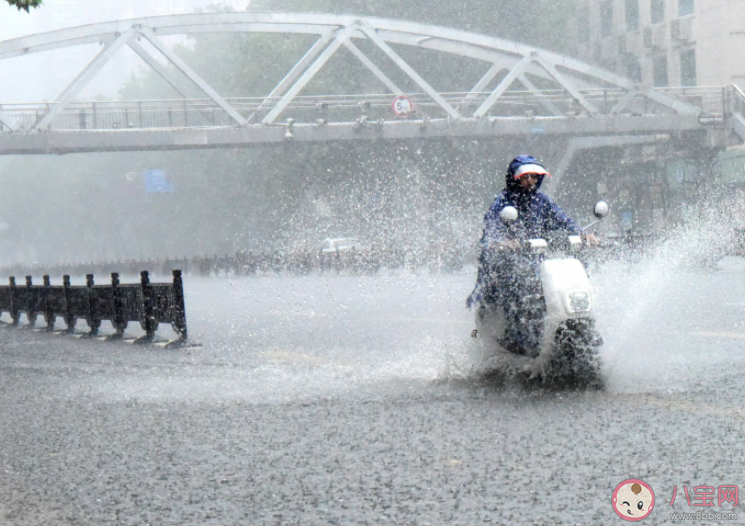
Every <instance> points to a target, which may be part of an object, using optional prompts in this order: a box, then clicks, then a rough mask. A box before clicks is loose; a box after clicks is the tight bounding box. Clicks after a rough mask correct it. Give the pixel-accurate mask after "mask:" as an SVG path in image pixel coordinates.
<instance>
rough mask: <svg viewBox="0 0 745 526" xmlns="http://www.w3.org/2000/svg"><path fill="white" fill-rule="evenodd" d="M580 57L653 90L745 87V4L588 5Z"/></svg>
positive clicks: (634, 1) (662, 0)
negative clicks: (693, 87) (652, 87)
mask: <svg viewBox="0 0 745 526" xmlns="http://www.w3.org/2000/svg"><path fill="white" fill-rule="evenodd" d="M577 42H578V48H577V49H578V58H580V59H582V60H585V61H587V62H589V63H593V64H596V65H598V66H600V67H602V68H604V69H608V70H610V71H614V72H616V73H618V74H619V75H623V76H626V77H628V78H632V79H634V80H637V81H638V82H640V83H642V84H644V85H648V86H654V87H667V86H725V85H729V84H737V85H739V86H741V87H745V2H744V1H742V0H589V1H588V2H587V3H585V4H584V5H582V6H581V7H580V9H579V15H578V17H577Z"/></svg>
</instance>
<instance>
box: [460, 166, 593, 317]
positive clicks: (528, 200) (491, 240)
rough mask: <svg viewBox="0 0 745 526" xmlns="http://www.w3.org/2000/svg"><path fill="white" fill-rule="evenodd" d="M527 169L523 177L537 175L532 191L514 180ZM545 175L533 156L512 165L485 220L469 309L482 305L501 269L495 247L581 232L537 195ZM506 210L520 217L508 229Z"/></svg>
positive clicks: (564, 213)
mask: <svg viewBox="0 0 745 526" xmlns="http://www.w3.org/2000/svg"><path fill="white" fill-rule="evenodd" d="M526 165H533V166H531V167H529V168H528V170H529V171H526V172H524V173H537V174H538V181H537V184H536V185H535V187H534V188H533V189H532V191H529V190H527V189H525V188H523V186H522V185H521V184H520V182H519V181H518V180H517V179H516V178H515V174H516V173H519V171H520V169H521V167H523V166H526ZM546 175H548V172H547V171H546V169H545V168H543V166H541V164H540V163H539V162H538V161H537V160H536V159H535V158H534V157H531V156H530V155H520V156H518V157H515V159H513V160H512V162H511V163H510V165H509V168H508V169H507V177H506V183H507V184H506V188H505V189H504V190H503V191H502V192H501V193H500V194H499V195H498V196H497V197H496V199H495V200H494V202H493V203H492V205H491V206H490V207H489V210H488V211H487V213H486V216H485V217H484V235H483V236H482V238H481V249H482V254H481V258H480V264H479V275H478V280H477V283H476V288H475V289H474V291H473V293H472V294H471V296H470V297H469V298H468V302H467V305H468V306H469V307H471V306H472V305H474V304H478V303H481V301H482V300H483V298H484V293H485V291H486V288H487V287H488V286H489V284H490V282H491V281H492V279H493V278H492V274H493V269H494V265H499V262H498V260H495V259H494V257H495V256H494V254H495V252H494V250H493V247H494V246H495V245H496V244H498V243H501V242H502V241H506V240H508V239H519V240H527V239H535V238H545V237H546V235H547V233H548V232H550V231H553V230H563V231H565V232H568V233H572V234H579V233H581V232H582V230H581V229H580V228H579V227H578V226H577V224H576V223H575V222H574V221H572V220H571V219H570V218H569V216H568V215H567V214H566V212H564V211H563V210H562V209H561V208H560V207H559V206H558V205H557V204H556V203H554V202H553V200H552V199H551V198H550V197H549V196H547V195H546V194H544V193H542V192H539V191H538V189H539V188H540V186H541V184H542V183H543V179H544V178H545V176H546ZM507 206H514V207H515V208H516V209H517V213H518V218H517V220H516V221H515V222H514V223H513V224H510V225H507V224H506V223H505V222H504V221H502V218H501V217H500V212H501V211H502V210H503V209H504V208H505V207H507ZM497 259H498V258H497Z"/></svg>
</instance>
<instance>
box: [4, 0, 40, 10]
mask: <svg viewBox="0 0 745 526" xmlns="http://www.w3.org/2000/svg"><path fill="white" fill-rule="evenodd" d="M5 1H6V2H8V3H9V4H10V5H12V6H15V7H17V8H18V10H19V11H20V10H24V11H26V12H27V13H28V12H29V10H30V9H31V8H32V7H34V8H36V7H39V6H40V5H41V4H42V1H43V0H5Z"/></svg>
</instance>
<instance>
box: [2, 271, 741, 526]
mask: <svg viewBox="0 0 745 526" xmlns="http://www.w3.org/2000/svg"><path fill="white" fill-rule="evenodd" d="M658 263H659V262H650V263H649V264H648V265H646V266H645V265H644V264H638V265H637V266H635V267H634V268H631V267H628V268H627V267H625V266H624V265H618V266H616V267H613V268H608V269H601V270H598V271H597V272H595V273H594V274H593V275H592V281H593V285H594V287H595V293H596V297H595V299H596V302H597V305H598V324H599V327H600V330H601V331H602V333H603V336H604V338H605V346H604V348H603V359H604V364H605V365H604V372H605V374H606V376H607V379H608V387H607V389H606V390H605V391H601V392H598V391H588V392H575V391H548V390H543V389H537V388H528V387H526V386H523V385H520V384H519V383H516V382H514V381H506V382H505V381H495V380H488V379H485V378H484V377H483V375H482V371H481V370H480V368H479V357H478V356H477V355H475V354H474V352H473V351H472V349H471V347H472V342H471V339H470V332H471V330H472V328H473V319H472V314H471V313H470V312H468V311H467V310H466V309H465V308H464V300H465V298H466V297H467V295H468V293H469V292H470V289H471V287H472V285H473V281H474V270H473V269H468V270H466V271H463V272H462V273H458V274H453V275H428V274H426V273H420V274H402V273H390V272H387V271H382V272H381V274H379V275H377V276H362V277H356V276H306V277H289V276H260V277H249V278H242V279H190V278H188V277H187V279H186V283H185V285H186V305H187V318H188V323H189V330H190V332H191V335H192V337H193V339H194V340H196V341H198V342H200V343H201V344H202V347H195V348H188V349H182V350H169V351H166V350H163V349H159V348H153V347H139V346H137V347H136V346H133V345H128V344H126V343H121V342H118V343H116V342H114V343H107V342H101V341H91V340H82V339H76V338H73V337H69V336H59V335H51V334H47V333H38V332H34V331H29V330H21V329H10V328H5V329H2V330H0V397H1V398H0V400H1V403H0V426H1V427H0V444H2V448H1V449H0V475H1V476H0V524H2V525H6V524H7V525H19V526H32V525H45V526H48V525H57V524H60V525H66V524H69V525H105V524H112V525H114V524H122V525H125V524H126V525H138V526H139V525H145V524H153V525H160V524H178V525H221V526H222V525H233V524H246V525H263V524H309V525H316V524H338V525H352V524H354V525H358V524H385V525H389V524H391V525H393V524H396V525H405V524H410V525H415V524H416V525H425V524H429V525H440V524H463V525H473V524H510V525H513V524H546V525H555V524H567V525H574V524H581V525H585V524H588V525H589V524H593V525H594V524H623V523H624V521H623V520H621V519H620V518H619V517H618V516H617V515H616V514H615V512H614V510H613V507H612V505H611V495H612V492H613V490H614V488H615V487H616V486H617V485H618V484H619V483H620V482H622V481H624V480H626V479H641V480H643V481H645V482H646V483H648V484H649V485H650V486H651V487H652V488H653V490H654V492H655V496H656V502H655V506H654V509H653V511H652V513H651V515H650V516H649V517H648V518H646V519H645V520H644V522H643V523H644V524H672V523H674V522H673V521H672V519H671V518H670V513H671V512H686V511H691V512H695V511H699V510H702V509H704V510H706V511H707V512H716V513H722V512H734V513H737V514H738V519H737V520H720V521H717V520H708V519H707V520H702V521H696V520H691V521H677V523H685V524H737V523H741V522H745V510H743V509H742V505H740V504H738V505H737V506H736V507H735V506H733V505H732V504H731V503H723V504H721V506H720V505H719V504H718V498H717V497H718V496H717V495H716V494H715V495H714V498H713V504H714V506H711V507H707V508H702V507H695V506H690V507H689V506H688V503H687V502H686V496H685V493H684V486H685V487H686V489H687V490H688V492H689V495H690V497H691V498H692V497H693V496H694V495H693V489H694V488H695V487H697V486H704V485H706V486H710V487H713V488H715V490H716V488H718V487H719V486H721V485H732V484H736V485H738V486H740V487H741V488H742V487H745V471H744V470H743V468H742V466H743V464H744V463H745V440H743V438H744V435H743V423H744V420H745V414H744V413H743V411H745V383H744V382H743V376H745V352H744V351H745V316H743V315H744V314H745V269H744V268H743V264H742V262H741V261H740V260H736V259H730V260H725V261H724V262H723V263H720V265H719V267H718V268H717V269H715V270H714V271H711V272H698V271H687V272H682V273H680V272H671V271H670V269H666V268H664V267H663V268H660V265H659V264H658ZM132 279H136V278H132ZM4 319H7V315H6V317H5V318H4ZM78 327H79V328H80V329H83V328H84V327H83V324H80V325H79V326H78ZM131 332H132V333H133V334H134V335H137V334H138V332H137V330H135V329H132V331H131ZM163 332H164V335H166V336H168V335H169V334H170V333H169V331H168V330H166V331H163ZM674 488H677V497H676V500H675V503H674V504H673V505H672V506H671V499H672V496H673V491H674ZM694 502H695V501H694Z"/></svg>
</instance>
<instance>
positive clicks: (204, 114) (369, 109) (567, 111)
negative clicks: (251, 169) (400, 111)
mask: <svg viewBox="0 0 745 526" xmlns="http://www.w3.org/2000/svg"><path fill="white" fill-rule="evenodd" d="M728 90H730V91H731V89H730V88H661V89H660V91H662V92H663V93H667V94H670V95H673V96H675V97H676V98H679V99H681V100H685V101H687V102H692V103H693V104H694V105H696V106H698V107H700V108H701V109H702V110H704V112H707V113H714V114H716V113H719V114H721V113H722V111H723V110H722V107H723V104H725V105H726V104H727V97H726V93H727V92H728ZM580 93H581V94H582V96H583V97H584V98H585V100H586V101H587V102H589V103H590V104H592V105H593V106H594V107H595V108H596V109H597V111H598V112H599V113H600V114H609V113H611V112H612V111H613V109H614V107H615V106H616V104H618V102H619V101H622V100H623V99H624V97H625V96H626V92H625V91H624V90H621V89H602V90H601V89H592V90H580ZM723 94H724V95H723ZM440 95H441V96H442V98H443V99H444V100H445V101H447V102H448V103H449V104H450V105H452V106H453V107H455V108H456V109H457V111H458V112H459V114H460V115H461V116H463V117H470V116H472V115H474V113H475V112H476V110H477V109H478V108H479V107H481V105H482V104H483V103H484V101H486V100H487V98H488V97H489V96H490V95H491V92H487V91H485V92H449V93H442V94H440ZM407 96H408V97H409V98H410V99H411V101H412V102H413V103H414V107H415V112H414V114H413V115H412V117H414V118H425V117H427V118H431V119H435V118H443V117H445V116H446V113H445V112H444V110H443V109H442V108H441V107H440V106H439V105H438V104H437V103H435V102H434V101H433V100H432V99H431V98H430V97H429V96H428V95H427V94H425V93H411V94H408V95H407ZM393 99H394V96H393V95H390V94H364V95H322V96H321V95H319V96H298V97H295V99H293V101H292V102H290V103H289V104H288V106H287V107H286V109H285V111H284V112H283V115H284V116H285V117H286V118H292V119H294V121H295V122H297V123H314V124H318V123H324V122H354V121H355V120H358V119H360V117H362V116H364V117H366V120H367V122H374V121H380V120H392V119H396V116H395V115H394V114H393V111H392V102H393ZM226 100H227V102H228V103H229V104H230V105H231V106H232V107H233V108H235V109H236V110H237V111H238V113H240V114H241V115H242V116H243V117H245V118H247V119H250V122H251V123H259V122H261V119H262V118H263V117H264V116H265V115H266V114H268V113H269V111H271V109H272V108H273V107H274V106H275V105H276V104H277V103H278V102H279V100H280V99H279V97H273V98H266V97H233V98H227V99H226ZM53 108H54V104H52V103H38V104H35V103H29V104H3V105H0V111H2V112H3V114H4V115H5V116H7V117H8V118H10V119H11V120H13V121H15V123H16V126H17V127H18V128H19V129H22V130H31V129H33V128H34V126H35V125H36V124H37V123H39V122H40V121H41V119H43V118H44V116H45V115H47V114H48V113H49V112H50V111H51V110H52V109H53ZM583 113H586V110H585V109H584V108H583V107H582V106H581V105H580V104H579V102H578V101H577V100H576V99H575V98H574V97H573V96H572V95H571V94H569V93H568V92H567V91H565V90H543V91H507V92H505V93H504V94H503V95H502V96H501V97H499V99H497V101H496V102H495V103H494V105H493V106H492V107H491V108H490V109H489V111H488V112H487V115H488V116H494V117H516V116H519V117H525V116H528V117H530V116H552V115H557V114H558V115H566V116H574V115H581V114H583ZM622 113H625V114H632V115H648V114H669V113H671V110H670V109H669V108H667V107H664V106H662V105H655V103H653V102H651V101H650V100H649V99H648V98H647V97H644V96H643V95H641V94H640V95H637V96H635V97H633V98H632V99H631V100H630V101H628V102H627V104H625V105H624V106H623V110H622ZM234 124H235V121H233V120H232V118H231V117H230V116H229V115H228V114H227V113H226V112H225V111H224V110H223V109H222V108H221V107H220V106H218V105H217V104H216V103H215V102H213V101H212V100H211V99H174V100H138V101H105V102H100V101H97V102H76V103H71V104H69V105H68V106H67V107H66V108H65V109H64V110H63V111H61V112H60V113H59V115H57V116H56V118H55V119H54V120H53V121H52V123H51V126H50V129H52V130H58V131H79V130H117V129H162V128H194V127H200V128H201V127H207V128H210V127H225V126H233V125H234ZM3 130H4V131H6V132H7V131H10V130H9V128H8V127H7V126H3Z"/></svg>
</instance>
